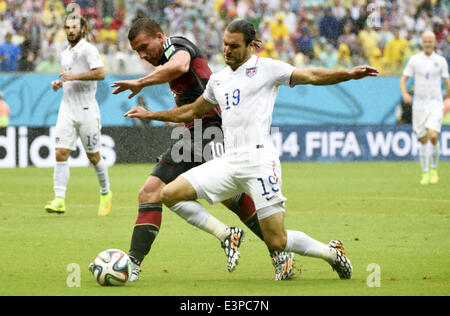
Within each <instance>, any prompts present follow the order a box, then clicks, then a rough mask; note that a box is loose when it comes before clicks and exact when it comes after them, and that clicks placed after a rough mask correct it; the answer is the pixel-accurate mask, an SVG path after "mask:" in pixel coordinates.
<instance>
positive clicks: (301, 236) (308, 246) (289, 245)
mask: <svg viewBox="0 0 450 316" xmlns="http://www.w3.org/2000/svg"><path fill="white" fill-rule="evenodd" d="M284 251H287V252H291V251H292V252H295V253H298V254H299V255H302V256H308V257H314V258H322V259H324V260H326V261H327V262H330V263H332V262H334V261H335V260H336V251H335V250H334V249H333V248H330V247H328V246H327V245H325V244H323V243H321V242H320V241H317V240H315V239H313V238H311V237H309V236H308V235H306V234H305V233H302V232H299V231H293V230H288V231H287V241H286V249H285V250H284Z"/></svg>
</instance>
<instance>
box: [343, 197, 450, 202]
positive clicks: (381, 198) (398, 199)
mask: <svg viewBox="0 0 450 316" xmlns="http://www.w3.org/2000/svg"><path fill="white" fill-rule="evenodd" d="M344 198H347V199H352V200H388V201H415V202H438V203H450V200H445V199H426V198H411V197H371V196H344Z"/></svg>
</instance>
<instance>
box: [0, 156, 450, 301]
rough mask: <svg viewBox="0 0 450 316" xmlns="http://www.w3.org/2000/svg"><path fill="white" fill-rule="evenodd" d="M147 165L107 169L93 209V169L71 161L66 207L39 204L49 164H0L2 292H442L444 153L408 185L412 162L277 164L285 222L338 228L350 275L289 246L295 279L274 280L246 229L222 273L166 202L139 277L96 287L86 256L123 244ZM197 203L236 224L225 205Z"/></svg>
mask: <svg viewBox="0 0 450 316" xmlns="http://www.w3.org/2000/svg"><path fill="white" fill-rule="evenodd" d="M151 169H152V165H116V166H114V167H111V168H110V178H111V185H112V190H113V193H114V197H113V208H112V211H111V213H110V214H109V215H108V216H107V217H105V218H99V217H98V216H97V206H98V185H97V182H96V179H95V175H94V172H93V170H92V168H72V169H71V178H70V182H69V186H68V192H67V199H66V207H67V213H66V214H64V215H53V214H47V213H46V212H45V211H44V210H43V206H44V205H45V203H46V202H47V201H48V200H50V199H52V198H53V188H52V186H53V184H52V175H53V169H37V168H27V169H18V168H17V169H2V170H0V178H1V182H0V256H1V260H0V262H1V264H0V295H2V296H4V295H71V296H72V295H76V296H77V295H158V296H159V295H174V296H184V295H194V296H197V295H198V296H200V295H213V296H225V295H238V296H247V295H248V296H259V295H261V296H291V295H450V194H449V192H450V163H448V162H442V163H441V164H440V168H439V170H440V178H441V182H440V183H439V184H438V185H433V186H431V185H429V186H420V185H419V184H418V182H419V176H420V170H419V165H418V163H417V162H393V163H388V162H380V163H284V164H283V191H284V195H285V196H286V197H287V198H288V200H287V203H286V205H287V213H286V228H287V229H296V230H301V231H303V232H305V233H307V234H308V235H310V236H311V237H314V238H316V239H318V240H320V241H322V242H325V243H328V242H329V241H330V240H331V239H335V238H339V239H341V240H342V241H343V242H344V245H345V248H346V252H347V254H348V256H349V257H350V259H351V260H352V263H353V267H354V273H353V278H352V279H351V280H339V279H338V276H337V274H336V273H335V272H334V271H332V269H331V268H330V266H329V265H328V264H327V263H325V262H324V261H322V260H319V259H313V258H307V257H301V256H299V255H296V257H295V264H296V267H297V274H296V278H295V279H294V280H290V281H287V282H276V281H274V280H273V277H274V271H273V267H272V265H271V262H270V258H269V255H268V251H267V249H266V247H265V245H264V244H263V243H262V242H261V241H260V240H259V239H258V238H257V237H256V236H255V235H254V234H253V233H252V232H250V231H249V230H247V236H246V239H245V241H244V243H243V244H242V246H241V260H240V264H239V266H238V267H237V269H236V271H234V272H233V273H229V272H228V271H227V269H226V260H225V255H224V254H223V250H222V249H221V247H220V244H219V242H218V241H217V240H216V239H215V238H214V237H212V236H209V235H207V234H206V233H204V232H201V231H199V230H197V229H196V228H194V227H192V226H190V225H188V224H187V223H185V222H184V221H183V220H182V219H181V218H179V217H178V216H177V215H175V214H172V213H171V211H169V210H167V209H164V211H163V224H162V230H161V232H160V234H159V236H158V238H157V240H156V242H155V243H154V245H153V248H152V251H151V252H150V255H149V256H148V257H147V258H146V260H145V261H144V263H143V266H142V272H141V280H140V281H139V282H137V283H133V284H127V285H126V286H125V287H100V286H99V285H98V284H97V283H96V282H95V280H94V279H93V277H92V275H91V274H90V272H89V271H88V269H87V266H88V264H89V263H90V262H91V261H92V260H93V259H94V258H95V256H96V255H97V254H98V253H99V252H101V251H102V250H104V249H107V248H119V249H122V250H124V251H126V252H127V251H128V249H129V245H130V238H131V233H132V228H133V225H134V221H135V219H136V214H137V192H138V190H139V188H140V187H141V185H142V184H143V183H144V181H145V179H146V178H147V175H148V174H149V172H150V171H151ZM202 203H203V204H204V205H206V202H205V201H203V202H202ZM207 208H208V210H209V211H210V212H212V214H214V215H215V216H216V217H218V218H219V219H221V220H222V221H223V222H225V223H227V224H229V225H233V226H235V225H238V226H242V224H241V223H240V222H239V220H238V218H237V217H236V216H235V215H234V214H232V213H231V212H229V211H227V210H226V209H225V208H224V207H223V206H221V205H216V206H209V205H208V206H207ZM70 264H75V265H78V266H79V267H80V268H81V270H80V281H81V282H80V286H79V287H71V286H69V285H70V284H71V283H70V282H69V283H68V282H67V280H69V281H70V280H71V275H72V274H71V273H73V272H74V271H75V270H70V269H69V270H68V267H69V268H70V267H71V266H70ZM370 264H375V266H370ZM370 267H378V268H379V269H378V270H377V269H375V270H371V269H368V268H370ZM377 277H379V278H377ZM376 280H379V281H380V282H379V283H378V284H377V283H376V282H374V281H376ZM368 281H369V282H368ZM377 285H378V286H377Z"/></svg>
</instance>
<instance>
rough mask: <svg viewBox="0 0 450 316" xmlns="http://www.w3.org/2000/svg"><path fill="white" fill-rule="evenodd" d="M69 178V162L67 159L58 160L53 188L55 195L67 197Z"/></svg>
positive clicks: (54, 172) (54, 171)
mask: <svg viewBox="0 0 450 316" xmlns="http://www.w3.org/2000/svg"><path fill="white" fill-rule="evenodd" d="M69 178H70V169H69V163H68V162H67V161H62V162H58V161H57V162H56V165H55V169H54V170H53V189H54V191H55V197H62V198H65V197H66V188H67V183H68V182H69Z"/></svg>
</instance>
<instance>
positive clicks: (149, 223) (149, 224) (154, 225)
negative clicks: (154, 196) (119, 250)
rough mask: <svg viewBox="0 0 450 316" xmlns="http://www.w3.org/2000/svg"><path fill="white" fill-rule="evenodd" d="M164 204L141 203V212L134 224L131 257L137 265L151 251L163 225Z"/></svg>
mask: <svg viewBox="0 0 450 316" xmlns="http://www.w3.org/2000/svg"><path fill="white" fill-rule="evenodd" d="M161 219H162V204H160V203H145V204H140V205H139V214H138V218H137V220H136V225H135V226H134V230H133V236H132V238H131V246H130V251H129V253H128V254H129V256H130V259H131V260H132V261H133V262H134V263H135V264H137V265H141V263H142V261H143V260H144V258H145V256H146V255H148V253H149V252H150V248H151V247H152V244H153V242H154V241H155V238H156V236H157V235H158V232H159V229H160V227H161Z"/></svg>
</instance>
